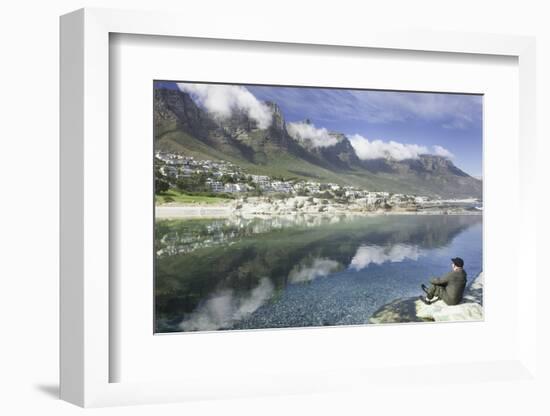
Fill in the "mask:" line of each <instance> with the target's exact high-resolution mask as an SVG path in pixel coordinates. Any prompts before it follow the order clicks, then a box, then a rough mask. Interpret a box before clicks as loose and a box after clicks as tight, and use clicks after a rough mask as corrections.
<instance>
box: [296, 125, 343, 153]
mask: <svg viewBox="0 0 550 416" xmlns="http://www.w3.org/2000/svg"><path fill="white" fill-rule="evenodd" d="M286 128H287V130H288V134H290V135H291V136H292V137H293V138H294V139H296V140H298V141H306V140H309V141H311V144H312V145H313V146H314V147H328V146H334V145H335V144H336V143H338V140H337V139H336V138H335V137H334V136H331V135H330V133H329V131H328V130H327V129H325V128H324V127H321V128H317V127H315V126H314V125H313V124H311V123H306V122H304V121H298V122H296V123H287V125H286Z"/></svg>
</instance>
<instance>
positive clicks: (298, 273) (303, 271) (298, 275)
mask: <svg viewBox="0 0 550 416" xmlns="http://www.w3.org/2000/svg"><path fill="white" fill-rule="evenodd" d="M339 268H340V264H339V263H338V262H337V261H334V260H330V259H323V258H320V259H315V260H314V261H313V263H312V264H311V265H310V266H303V265H302V266H299V267H295V268H294V269H293V270H292V271H291V272H290V274H289V275H288V279H289V280H290V281H291V282H292V283H301V282H309V281H311V280H313V279H316V278H318V277H324V276H328V275H329V274H330V273H332V272H335V271H336V270H338V269H339Z"/></svg>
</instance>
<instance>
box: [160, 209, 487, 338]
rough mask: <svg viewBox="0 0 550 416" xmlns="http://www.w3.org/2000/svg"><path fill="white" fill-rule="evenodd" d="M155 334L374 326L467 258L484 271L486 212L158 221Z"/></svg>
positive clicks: (472, 268)
mask: <svg viewBox="0 0 550 416" xmlns="http://www.w3.org/2000/svg"><path fill="white" fill-rule="evenodd" d="M156 250H157V256H156V275H155V315H156V331H157V332H186V331H213V330H231V329H261V328H288V327H307V326H327V325H360V324H366V323H368V319H369V318H370V316H371V315H372V313H373V312H374V311H376V310H377V309H378V308H379V307H381V306H382V305H384V304H386V303H388V302H391V301H392V300H395V299H397V298H400V297H409V296H415V295H420V294H421V293H422V291H421V289H420V285H421V283H428V281H429V279H430V278H431V277H433V276H440V275H442V274H444V273H446V272H448V271H449V270H450V264H451V261H450V259H451V257H456V256H459V257H462V258H463V259H464V260H465V270H466V272H467V273H468V278H469V281H471V280H472V279H473V278H474V277H475V276H476V275H477V274H478V273H479V272H480V271H481V270H482V217H481V216H480V215H464V216H460V215H424V216H422V215H418V216H415V215H402V216H398V215H391V216H372V217H364V216H356V217H350V216H342V217H319V216H317V217H294V218H277V217H272V218H268V219H243V218H236V219H217V220H159V221H157V226H156Z"/></svg>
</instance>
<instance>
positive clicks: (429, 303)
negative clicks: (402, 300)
mask: <svg viewBox="0 0 550 416" xmlns="http://www.w3.org/2000/svg"><path fill="white" fill-rule="evenodd" d="M419 298H420V300H421V301H422V302H423V303H425V304H426V305H431V304H432V302H431V301H430V300H429V299H427V298H425V297H424V296H419Z"/></svg>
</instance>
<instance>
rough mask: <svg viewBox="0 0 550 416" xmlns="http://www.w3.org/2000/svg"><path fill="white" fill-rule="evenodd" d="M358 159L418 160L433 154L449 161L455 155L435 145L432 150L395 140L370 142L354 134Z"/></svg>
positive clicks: (352, 137) (353, 142)
mask: <svg viewBox="0 0 550 416" xmlns="http://www.w3.org/2000/svg"><path fill="white" fill-rule="evenodd" d="M349 141H350V143H351V145H352V146H353V148H354V150H355V153H356V154H357V157H358V158H359V159H361V160H370V159H394V160H397V161H399V160H405V159H418V158H419V157H420V155H425V154H433V155H436V156H442V157H445V158H447V159H450V158H452V157H453V154H452V153H451V152H450V151H448V150H447V149H445V148H444V147H443V146H439V145H435V146H433V147H432V150H430V149H429V148H428V147H426V146H421V145H418V144H405V143H399V142H396V141H393V140H390V141H389V142H384V141H382V140H369V139H367V138H366V137H363V136H361V135H360V134H354V135H353V136H350V137H349Z"/></svg>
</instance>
